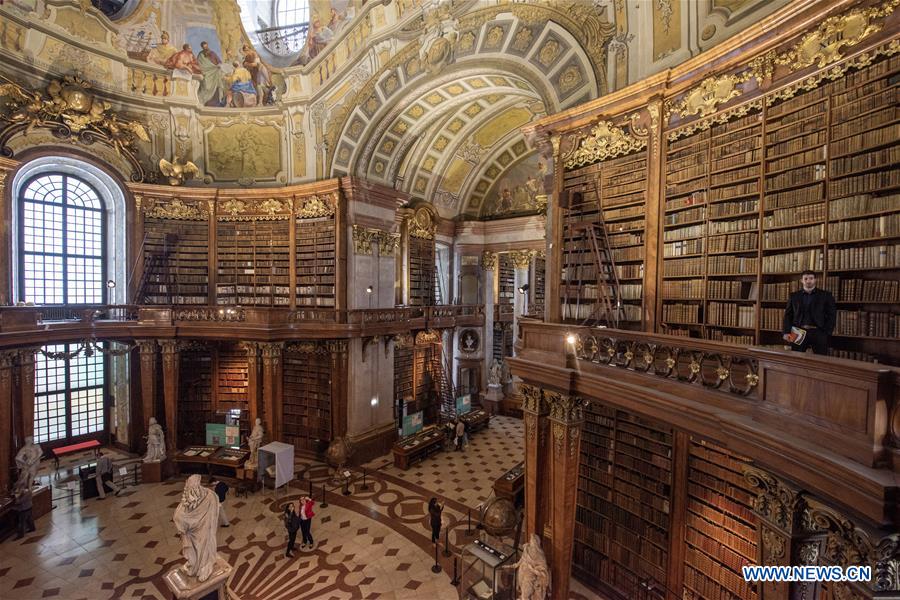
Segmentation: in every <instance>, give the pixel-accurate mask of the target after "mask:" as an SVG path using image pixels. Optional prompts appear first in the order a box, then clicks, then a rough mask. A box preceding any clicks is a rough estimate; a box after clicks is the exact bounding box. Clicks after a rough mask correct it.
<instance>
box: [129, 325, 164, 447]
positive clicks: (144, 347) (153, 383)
mask: <svg viewBox="0 0 900 600" xmlns="http://www.w3.org/2000/svg"><path fill="white" fill-rule="evenodd" d="M137 345H138V348H139V349H140V352H141V421H140V423H138V426H137V427H136V428H135V429H136V432H137V436H136V439H135V443H134V444H133V446H134V447H136V448H138V450H139V451H140V452H143V451H144V450H146V441H144V440H143V436H144V434H146V433H147V424H148V423H149V422H150V417H155V416H156V414H155V413H156V392H157V380H156V363H157V360H158V359H157V352H156V348H157V344H156V340H137ZM135 416H136V415H135Z"/></svg>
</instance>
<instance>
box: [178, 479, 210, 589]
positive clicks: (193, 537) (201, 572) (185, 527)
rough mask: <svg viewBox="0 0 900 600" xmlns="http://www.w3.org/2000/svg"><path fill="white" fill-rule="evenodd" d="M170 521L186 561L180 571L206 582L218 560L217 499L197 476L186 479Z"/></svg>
mask: <svg viewBox="0 0 900 600" xmlns="http://www.w3.org/2000/svg"><path fill="white" fill-rule="evenodd" d="M172 520H173V521H175V528H176V529H177V530H178V533H179V535H181V554H182V555H183V556H184V558H185V560H186V561H187V563H186V564H185V565H184V566H183V567H182V569H183V570H184V572H185V574H187V575H188V576H190V577H196V578H197V579H198V580H199V581H206V580H207V579H209V576H210V575H212V573H213V570H214V568H215V566H216V561H217V560H218V553H217V552H216V550H217V548H218V542H217V540H216V533H217V532H218V528H219V497H218V496H216V493H215V492H214V491H212V490H211V489H209V488H205V487H203V486H202V485H201V478H200V475H191V476H190V477H188V480H187V482H186V483H185V484H184V493H183V494H182V495H181V503H180V504H179V505H178V508H176V509H175V516H174V517H173V518H172Z"/></svg>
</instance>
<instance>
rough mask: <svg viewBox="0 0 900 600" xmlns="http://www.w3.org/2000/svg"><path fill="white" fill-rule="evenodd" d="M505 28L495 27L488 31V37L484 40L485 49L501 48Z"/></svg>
mask: <svg viewBox="0 0 900 600" xmlns="http://www.w3.org/2000/svg"><path fill="white" fill-rule="evenodd" d="M503 34H504V31H503V28H502V27H500V26H499V25H495V26H494V27H491V29H490V31H488V34H487V37H485V40H484V47H485V48H492V49H493V48H499V47H500V42H502V41H503Z"/></svg>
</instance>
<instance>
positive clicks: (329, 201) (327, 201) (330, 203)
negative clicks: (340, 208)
mask: <svg viewBox="0 0 900 600" xmlns="http://www.w3.org/2000/svg"><path fill="white" fill-rule="evenodd" d="M298 200H299V207H298V209H297V211H296V213H295V214H296V215H297V216H298V217H300V218H301V219H315V218H318V217H330V216H332V215H333V214H334V209H335V204H336V201H335V198H334V197H333V196H332V195H331V194H323V195H317V196H309V197H306V198H298Z"/></svg>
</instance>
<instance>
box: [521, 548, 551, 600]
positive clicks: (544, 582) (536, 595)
mask: <svg viewBox="0 0 900 600" xmlns="http://www.w3.org/2000/svg"><path fill="white" fill-rule="evenodd" d="M516 577H517V579H518V580H519V596H517V597H518V598H521V600H544V599H545V598H546V597H547V592H549V591H550V570H549V569H548V568H547V558H546V557H545V556H544V551H543V550H542V549H541V541H540V539H539V538H538V536H537V535H535V534H531V539H530V540H529V541H528V543H527V544H525V545H524V546H522V557H521V558H520V559H519V562H517V563H516Z"/></svg>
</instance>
